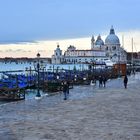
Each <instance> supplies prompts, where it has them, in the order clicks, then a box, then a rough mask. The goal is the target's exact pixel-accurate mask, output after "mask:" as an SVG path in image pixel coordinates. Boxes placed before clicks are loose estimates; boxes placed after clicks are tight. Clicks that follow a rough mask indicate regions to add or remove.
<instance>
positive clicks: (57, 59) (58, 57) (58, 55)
mask: <svg viewBox="0 0 140 140" xmlns="http://www.w3.org/2000/svg"><path fill="white" fill-rule="evenodd" d="M63 58H64V56H63V55H62V50H61V49H60V47H59V45H57V48H56V50H54V55H52V63H53V64H61V63H63V62H64V60H63Z"/></svg>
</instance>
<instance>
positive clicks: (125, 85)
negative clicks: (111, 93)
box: [123, 75, 128, 89]
mask: <svg viewBox="0 0 140 140" xmlns="http://www.w3.org/2000/svg"><path fill="white" fill-rule="evenodd" d="M123 82H124V87H125V89H126V88H127V83H128V78H127V75H125V77H124V80H123Z"/></svg>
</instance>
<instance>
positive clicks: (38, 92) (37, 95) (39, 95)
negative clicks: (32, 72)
mask: <svg viewBox="0 0 140 140" xmlns="http://www.w3.org/2000/svg"><path fill="white" fill-rule="evenodd" d="M36 56H37V94H36V97H35V99H41V94H40V89H39V87H40V71H39V69H40V64H39V58H40V53H38V54H37V55H36Z"/></svg>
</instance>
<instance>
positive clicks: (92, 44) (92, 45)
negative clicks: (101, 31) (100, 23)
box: [91, 36, 95, 50]
mask: <svg viewBox="0 0 140 140" xmlns="http://www.w3.org/2000/svg"><path fill="white" fill-rule="evenodd" d="M94 46H95V39H94V36H92V38H91V50H92V49H94Z"/></svg>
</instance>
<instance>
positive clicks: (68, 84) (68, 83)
mask: <svg viewBox="0 0 140 140" xmlns="http://www.w3.org/2000/svg"><path fill="white" fill-rule="evenodd" d="M69 86H70V82H69V81H67V94H69Z"/></svg>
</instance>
